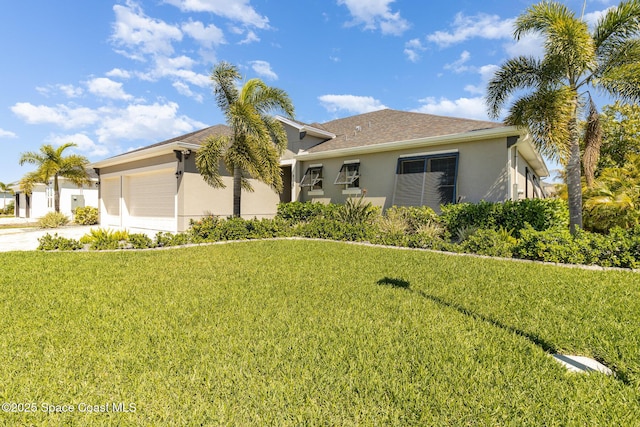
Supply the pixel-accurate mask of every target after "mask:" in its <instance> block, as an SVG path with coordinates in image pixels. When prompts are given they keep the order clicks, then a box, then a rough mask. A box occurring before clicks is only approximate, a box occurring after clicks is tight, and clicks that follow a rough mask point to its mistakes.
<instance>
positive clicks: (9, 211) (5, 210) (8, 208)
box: [0, 200, 15, 215]
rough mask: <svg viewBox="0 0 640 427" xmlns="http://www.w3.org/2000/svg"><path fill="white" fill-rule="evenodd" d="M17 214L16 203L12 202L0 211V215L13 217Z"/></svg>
mask: <svg viewBox="0 0 640 427" xmlns="http://www.w3.org/2000/svg"><path fill="white" fill-rule="evenodd" d="M14 213H15V202H14V201H13V200H11V201H10V202H9V203H7V205H6V206H5V207H4V208H3V209H0V215H13V214H14Z"/></svg>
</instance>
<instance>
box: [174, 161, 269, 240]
mask: <svg viewBox="0 0 640 427" xmlns="http://www.w3.org/2000/svg"><path fill="white" fill-rule="evenodd" d="M222 180H223V182H224V184H225V185H226V188H212V187H211V186H209V185H208V184H207V183H206V182H205V181H204V180H203V179H202V176H201V175H200V174H198V173H189V172H187V173H185V174H184V175H183V177H182V184H181V186H180V191H179V196H178V200H179V202H178V230H179V231H184V230H186V229H188V228H189V221H190V220H192V219H193V220H198V219H200V218H202V217H203V216H206V215H215V216H221V217H228V216H231V215H233V177H231V176H228V175H227V176H223V177H222ZM249 181H250V182H251V185H252V186H253V188H254V190H255V191H254V192H253V193H249V192H247V191H243V192H242V198H241V202H240V212H241V213H242V217H243V218H254V217H256V218H258V219H260V218H273V217H274V216H275V214H276V212H277V207H278V203H279V202H280V196H279V195H278V193H276V192H275V191H273V189H271V187H269V186H267V185H265V184H263V183H261V182H259V181H256V180H253V179H251V180H249Z"/></svg>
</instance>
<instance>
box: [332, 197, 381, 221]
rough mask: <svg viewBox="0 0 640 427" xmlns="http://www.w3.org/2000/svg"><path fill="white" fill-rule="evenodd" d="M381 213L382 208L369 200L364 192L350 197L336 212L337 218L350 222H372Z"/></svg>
mask: <svg viewBox="0 0 640 427" xmlns="http://www.w3.org/2000/svg"><path fill="white" fill-rule="evenodd" d="M378 215H380V208H379V207H377V206H373V205H372V204H371V202H367V201H366V199H365V198H364V194H363V195H362V196H360V197H349V198H348V199H347V200H346V201H345V202H344V204H343V205H340V206H339V208H338V209H337V210H336V212H335V219H336V220H338V221H341V222H347V223H349V224H365V223H366V224H371V223H372V222H373V221H374V220H375V218H376V217H377V216H378Z"/></svg>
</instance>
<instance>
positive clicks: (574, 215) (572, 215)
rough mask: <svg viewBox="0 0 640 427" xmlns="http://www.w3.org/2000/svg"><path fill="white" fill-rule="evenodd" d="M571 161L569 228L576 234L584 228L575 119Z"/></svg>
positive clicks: (578, 147)
mask: <svg viewBox="0 0 640 427" xmlns="http://www.w3.org/2000/svg"><path fill="white" fill-rule="evenodd" d="M569 135H570V141H569V144H570V145H569V161H568V162H567V193H568V198H569V228H570V230H571V233H572V234H574V233H575V232H576V230H578V229H579V228H582V183H581V181H580V177H581V173H580V144H579V136H578V123H577V119H576V118H575V117H574V118H573V119H571V121H570V122H569Z"/></svg>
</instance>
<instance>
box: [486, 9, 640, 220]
mask: <svg viewBox="0 0 640 427" xmlns="http://www.w3.org/2000/svg"><path fill="white" fill-rule="evenodd" d="M529 33H537V34H540V35H542V36H543V37H544V40H545V42H544V57H543V58H542V59H536V58H532V57H525V56H519V57H516V58H512V59H510V60H508V61H506V62H505V63H504V64H503V65H502V66H501V67H500V69H499V70H498V71H497V72H496V74H495V76H494V77H493V79H492V80H491V81H490V82H489V85H488V88H487V104H488V107H489V113H490V115H491V116H492V117H494V118H498V117H499V116H500V114H501V110H502V107H503V106H504V105H505V103H507V101H508V100H509V99H510V96H511V95H514V94H515V95H517V96H519V98H517V99H516V100H515V101H514V102H513V104H512V105H511V108H510V109H509V111H508V114H507V116H506V119H505V123H506V124H509V125H516V126H522V127H526V128H528V130H529V133H530V134H531V136H532V139H533V141H534V142H535V143H536V145H537V146H538V148H539V149H540V151H541V152H542V154H544V155H547V156H549V157H551V158H554V159H558V160H560V161H561V162H562V163H563V164H564V165H565V167H566V173H567V190H568V195H569V215H570V227H571V231H572V232H575V230H576V228H580V227H582V188H581V183H580V179H581V170H580V169H581V168H580V161H581V155H580V144H579V139H580V131H579V126H578V119H579V117H580V116H581V115H582V114H584V113H587V115H588V116H589V120H588V122H592V121H593V118H594V114H596V111H594V110H595V104H594V103H593V102H592V100H591V95H590V93H589V92H588V88H593V89H596V90H598V91H600V92H603V93H606V94H608V95H611V96H612V97H614V98H619V99H622V100H625V101H631V102H633V101H636V100H638V99H640V40H639V39H638V34H640V0H628V1H623V2H621V3H620V4H619V5H618V6H617V7H614V8H611V9H609V10H608V11H607V12H606V13H605V14H604V15H603V16H602V17H601V18H600V19H599V20H598V22H597V23H596V24H595V27H594V28H593V30H591V31H590V30H589V28H588V26H587V24H586V23H585V22H584V21H583V20H582V19H579V18H577V17H576V16H575V15H574V13H573V12H571V11H570V10H568V9H567V7H566V6H564V5H563V4H561V3H558V2H554V1H543V2H541V3H539V4H536V5H533V6H531V7H530V8H529V9H527V11H526V12H525V13H524V14H522V15H520V16H519V17H518V18H517V20H516V23H515V31H514V37H515V38H516V39H520V38H521V37H522V36H524V35H525V34H529ZM520 91H524V92H523V93H524V94H523V95H521V92H520ZM597 131H598V128H597V126H588V127H587V132H592V133H591V134H590V135H587V136H586V137H585V140H586V145H587V147H586V150H585V151H587V152H588V155H587V156H585V159H586V160H587V161H588V162H587V163H590V162H593V161H594V160H595V161H596V162H597V155H594V151H598V148H597V147H598V145H595V146H593V144H597V143H598V141H597V135H596V138H594V134H593V133H594V132H597ZM594 139H595V141H594ZM589 150H590V151H589ZM585 169H588V168H585Z"/></svg>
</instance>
